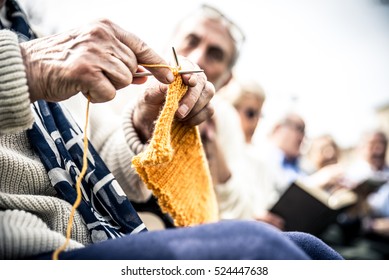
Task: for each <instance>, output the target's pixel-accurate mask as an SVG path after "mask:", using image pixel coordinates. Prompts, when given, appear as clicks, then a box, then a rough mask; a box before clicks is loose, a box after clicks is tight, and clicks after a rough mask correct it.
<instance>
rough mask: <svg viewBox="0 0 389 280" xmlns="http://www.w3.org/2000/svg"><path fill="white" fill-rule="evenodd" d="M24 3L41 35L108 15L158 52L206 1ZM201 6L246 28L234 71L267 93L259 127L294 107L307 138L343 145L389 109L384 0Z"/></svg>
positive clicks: (243, 0)
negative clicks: (37, 18)
mask: <svg viewBox="0 0 389 280" xmlns="http://www.w3.org/2000/svg"><path fill="white" fill-rule="evenodd" d="M24 2H27V5H29V6H30V7H29V8H31V9H33V10H36V11H37V13H38V14H39V13H40V14H42V13H44V16H43V22H42V24H41V27H42V31H44V32H47V33H49V32H53V31H63V30H66V29H69V28H72V27H77V26H79V25H81V24H84V23H87V22H90V21H91V20H93V19H96V18H99V17H107V18H110V19H112V20H113V21H115V22H116V23H118V24H119V25H121V26H122V27H123V28H125V29H127V30H129V31H131V32H133V33H135V34H137V35H138V36H139V37H141V38H142V39H143V40H145V41H146V42H147V43H148V44H149V45H150V46H152V47H153V48H155V49H156V50H157V51H159V52H161V53H162V52H163V49H164V48H165V47H166V44H167V42H168V39H169V35H170V34H171V31H172V29H173V27H174V25H175V23H176V22H177V21H178V20H179V19H181V18H182V17H183V16H184V15H185V14H187V13H189V12H190V11H191V10H192V9H194V8H195V7H197V6H198V5H199V4H200V3H203V2H204V1H200V0H191V1H183V0H164V1H159V0H141V1H129V0H127V1H126V0H67V1H59V0H24ZM206 2H207V3H209V4H212V5H214V6H216V7H218V8H220V9H221V10H222V11H224V12H225V13H226V14H227V15H229V16H230V17H231V18H232V19H233V20H234V21H235V22H236V23H237V24H238V25H240V26H241V27H242V29H243V30H245V33H246V35H247V42H246V45H245V46H244V48H243V53H242V57H241V60H240V61H239V63H238V65H237V73H238V74H239V75H244V76H246V77H248V78H255V79H257V81H259V82H260V83H261V84H262V86H263V87H264V89H265V91H266V93H267V96H268V99H267V101H266V105H265V109H264V110H265V118H264V119H263V122H262V123H261V126H260V128H259V129H265V127H266V124H267V123H270V122H269V120H270V119H271V118H272V116H274V115H275V113H276V112H279V111H282V110H285V109H286V108H287V107H291V106H293V107H294V108H296V109H297V110H298V111H299V112H300V113H301V114H302V115H303V116H304V117H305V119H306V122H307V132H308V136H315V135H318V134H320V133H327V132H328V133H331V134H333V135H334V137H335V139H336V140H337V141H338V143H339V144H340V145H341V146H343V147H348V146H351V145H353V144H355V142H356V141H357V140H358V138H359V136H360V134H361V133H362V131H363V130H364V129H365V128H367V127H369V126H371V125H373V124H374V122H375V118H374V110H375V109H376V108H377V107H379V106H382V105H386V104H389V3H388V2H389V1H386V0H239V1H231V0H230V1H225V0H224V1H222V0H209V1H206ZM384 2H385V3H387V4H384ZM39 3H40V4H39ZM38 4H39V5H38ZM293 100H294V101H293Z"/></svg>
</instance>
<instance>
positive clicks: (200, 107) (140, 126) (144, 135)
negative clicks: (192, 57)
mask: <svg viewBox="0 0 389 280" xmlns="http://www.w3.org/2000/svg"><path fill="white" fill-rule="evenodd" d="M180 64H181V66H182V69H199V68H198V66H196V65H194V64H193V63H191V62H189V61H188V60H187V59H184V58H181V59H180ZM182 80H183V82H184V84H186V85H188V87H189V88H188V91H187V92H186V93H185V95H184V96H183V97H182V99H181V100H180V104H179V107H178V110H177V112H176V115H175V116H176V119H178V120H179V121H182V122H184V123H186V124H188V125H191V126H195V125H198V124H200V123H202V122H203V121H205V120H206V119H208V118H210V117H211V116H212V115H213V113H214V109H213V107H212V105H211V104H210V100H211V99H212V97H213V96H214V94H215V88H214V86H213V85H212V84H211V83H210V82H208V81H207V78H206V76H205V74H204V73H196V74H185V75H182ZM167 90H168V85H166V84H162V83H158V82H153V83H151V84H150V86H149V87H148V88H147V89H146V90H145V92H144V94H143V95H142V96H141V98H140V99H139V100H138V102H137V104H136V106H135V109H134V115H133V125H134V128H135V130H136V131H137V132H138V135H139V136H140V138H141V140H142V141H143V142H147V140H149V139H150V137H151V135H152V132H153V130H154V124H155V121H156V119H157V118H158V115H159V112H160V110H161V108H162V106H163V104H164V102H165V98H166V93H167Z"/></svg>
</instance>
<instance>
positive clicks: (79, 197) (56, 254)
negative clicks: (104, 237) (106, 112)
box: [52, 96, 90, 260]
mask: <svg viewBox="0 0 389 280" xmlns="http://www.w3.org/2000/svg"><path fill="white" fill-rule="evenodd" d="M89 104H90V97H89V96H88V102H87V105H86V117H85V126H84V139H83V141H84V153H83V157H82V169H81V172H80V175H79V176H78V178H77V181H76V191H77V198H76V200H75V202H74V204H73V207H72V210H71V212H70V216H69V220H68V225H67V228H66V240H65V242H64V244H63V245H62V246H60V247H59V248H58V249H56V250H55V251H54V253H53V257H52V258H53V260H58V258H59V254H60V253H61V252H63V251H64V250H65V249H66V247H67V246H68V245H69V242H70V236H71V233H72V228H73V220H74V215H75V213H76V209H77V208H78V206H79V205H80V203H81V200H82V193H81V181H82V179H83V178H84V176H85V173H86V170H87V168H88V158H87V156H88V137H87V129H88V120H89Z"/></svg>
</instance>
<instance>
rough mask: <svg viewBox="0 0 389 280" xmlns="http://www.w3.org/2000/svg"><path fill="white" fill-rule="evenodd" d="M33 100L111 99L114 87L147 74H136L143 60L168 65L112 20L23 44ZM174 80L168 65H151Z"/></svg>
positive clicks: (165, 79)
mask: <svg viewBox="0 0 389 280" xmlns="http://www.w3.org/2000/svg"><path fill="white" fill-rule="evenodd" d="M20 46H21V51H22V56H23V60H24V64H25V66H26V74H27V83H28V87H29V92H30V99H31V101H32V102H34V101H36V100H38V99H45V100H47V101H61V100H65V99H68V98H69V97H71V96H73V95H75V94H76V93H78V92H80V91H81V92H82V93H83V94H84V95H85V96H89V97H90V99H91V101H92V102H105V101H109V100H111V99H113V98H114V97H115V95H116V90H118V89H121V88H123V87H125V86H127V85H129V84H131V83H136V84H140V83H144V82H145V81H146V80H147V78H133V74H134V73H135V72H136V71H137V70H138V63H139V64H141V63H142V64H166V62H165V61H164V60H163V59H162V58H161V57H160V56H159V55H157V54H156V53H155V52H154V51H153V50H152V49H150V48H149V47H148V46H147V45H146V44H145V43H144V42H143V41H142V40H141V39H139V38H138V37H137V36H135V35H133V34H131V33H129V32H126V31H125V30H123V29H122V28H120V27H119V26H117V25H116V24H114V23H112V22H111V21H109V20H100V21H98V22H95V23H93V24H91V25H88V26H87V27H85V28H79V29H74V30H71V31H69V32H65V33H61V34H57V35H53V36H48V37H44V38H40V39H36V40H32V41H29V42H25V43H22V44H20ZM149 70H150V71H151V72H152V73H153V74H154V76H155V77H156V78H157V79H158V80H159V81H160V82H162V83H171V82H172V81H173V80H174V76H173V73H172V72H171V70H170V69H168V68H152V69H149Z"/></svg>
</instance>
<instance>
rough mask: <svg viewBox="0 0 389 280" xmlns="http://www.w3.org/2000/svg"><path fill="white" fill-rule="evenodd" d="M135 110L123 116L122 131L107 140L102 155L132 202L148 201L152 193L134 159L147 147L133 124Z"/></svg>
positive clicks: (118, 130) (130, 108)
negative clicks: (133, 165) (141, 176)
mask: <svg viewBox="0 0 389 280" xmlns="http://www.w3.org/2000/svg"><path fill="white" fill-rule="evenodd" d="M132 115H133V108H132V107H129V108H128V109H127V110H126V111H125V113H124V114H123V118H122V120H121V122H120V123H122V126H121V127H120V129H116V130H115V131H114V132H113V133H111V134H110V136H109V137H108V138H107V139H106V140H105V142H104V146H103V147H102V149H101V150H100V155H101V157H102V158H103V159H104V161H105V163H106V164H107V166H108V167H109V169H110V170H111V172H112V173H113V174H114V175H115V177H116V179H117V180H118V182H119V184H120V185H121V186H122V188H123V190H124V192H125V193H126V195H127V196H128V198H129V199H130V200H133V201H136V202H144V201H147V200H148V199H149V198H150V196H151V194H152V192H151V190H150V189H148V188H147V187H146V185H145V184H144V183H143V181H142V180H141V178H140V177H139V175H138V174H137V173H136V171H135V169H134V168H133V167H132V163H131V161H132V158H133V157H134V156H135V155H137V154H139V153H140V152H142V151H143V150H144V149H145V146H146V145H144V144H143V143H142V142H141V140H140V139H139V136H138V134H137V132H136V131H135V128H134V126H133V123H132Z"/></svg>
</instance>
